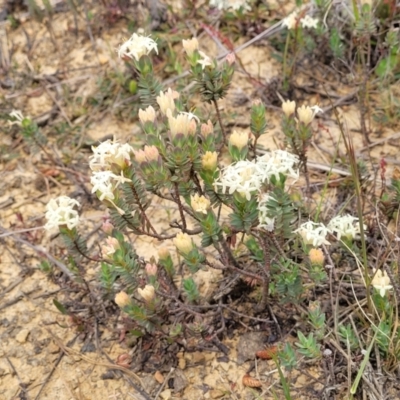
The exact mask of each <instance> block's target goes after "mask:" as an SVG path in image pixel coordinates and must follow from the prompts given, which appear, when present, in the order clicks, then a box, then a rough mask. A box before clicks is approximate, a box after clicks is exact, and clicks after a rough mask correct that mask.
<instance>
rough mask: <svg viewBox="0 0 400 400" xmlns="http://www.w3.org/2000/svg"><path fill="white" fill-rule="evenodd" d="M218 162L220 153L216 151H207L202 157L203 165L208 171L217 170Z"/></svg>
mask: <svg viewBox="0 0 400 400" xmlns="http://www.w3.org/2000/svg"><path fill="white" fill-rule="evenodd" d="M217 164H218V153H217V152H216V151H206V153H205V154H204V155H203V157H202V158H201V165H202V166H203V168H204V169H205V170H206V171H215V169H216V168H217Z"/></svg>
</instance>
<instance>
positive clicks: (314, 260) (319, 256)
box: [308, 249, 325, 266]
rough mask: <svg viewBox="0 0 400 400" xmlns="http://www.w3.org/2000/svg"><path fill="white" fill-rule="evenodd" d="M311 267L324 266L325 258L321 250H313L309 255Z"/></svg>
mask: <svg viewBox="0 0 400 400" xmlns="http://www.w3.org/2000/svg"><path fill="white" fill-rule="evenodd" d="M308 257H309V258H310V262H311V265H320V266H323V265H324V261H325V257H324V253H323V252H322V250H321V249H311V250H310V252H309V253H308Z"/></svg>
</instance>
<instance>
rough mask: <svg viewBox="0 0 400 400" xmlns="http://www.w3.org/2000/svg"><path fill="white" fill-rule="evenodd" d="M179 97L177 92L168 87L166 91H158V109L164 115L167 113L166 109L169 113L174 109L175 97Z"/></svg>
mask: <svg viewBox="0 0 400 400" xmlns="http://www.w3.org/2000/svg"><path fill="white" fill-rule="evenodd" d="M178 97H179V93H178V92H176V91H175V90H172V89H171V88H169V89H168V90H167V91H166V92H162V91H161V92H160V95H159V96H157V98H156V100H157V104H158V105H159V106H160V110H161V112H162V113H163V114H164V115H167V111H168V110H170V112H171V113H173V112H174V111H175V101H174V100H175V99H177V98H178Z"/></svg>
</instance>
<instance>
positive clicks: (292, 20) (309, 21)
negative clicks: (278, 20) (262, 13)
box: [282, 10, 319, 29]
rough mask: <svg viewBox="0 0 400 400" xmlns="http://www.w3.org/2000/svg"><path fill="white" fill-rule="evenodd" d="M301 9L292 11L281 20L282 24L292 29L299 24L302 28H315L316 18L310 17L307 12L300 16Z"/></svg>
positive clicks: (316, 25) (316, 24)
mask: <svg viewBox="0 0 400 400" xmlns="http://www.w3.org/2000/svg"><path fill="white" fill-rule="evenodd" d="M300 13H301V10H297V11H293V12H292V13H291V14H289V15H288V16H287V17H286V18H284V19H283V21H282V26H286V27H287V28H288V29H294V28H295V27H296V26H298V25H299V24H300V25H301V26H302V27H303V28H310V29H317V27H318V22H319V21H318V19H317V18H312V17H310V16H309V15H308V14H307V15H305V16H304V17H300Z"/></svg>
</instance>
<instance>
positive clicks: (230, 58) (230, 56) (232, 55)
mask: <svg viewBox="0 0 400 400" xmlns="http://www.w3.org/2000/svg"><path fill="white" fill-rule="evenodd" d="M225 60H226V62H227V63H228V64H229V65H232V64H234V63H235V61H236V56H235V53H229V54H228V55H227V56H226V58H225Z"/></svg>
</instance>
